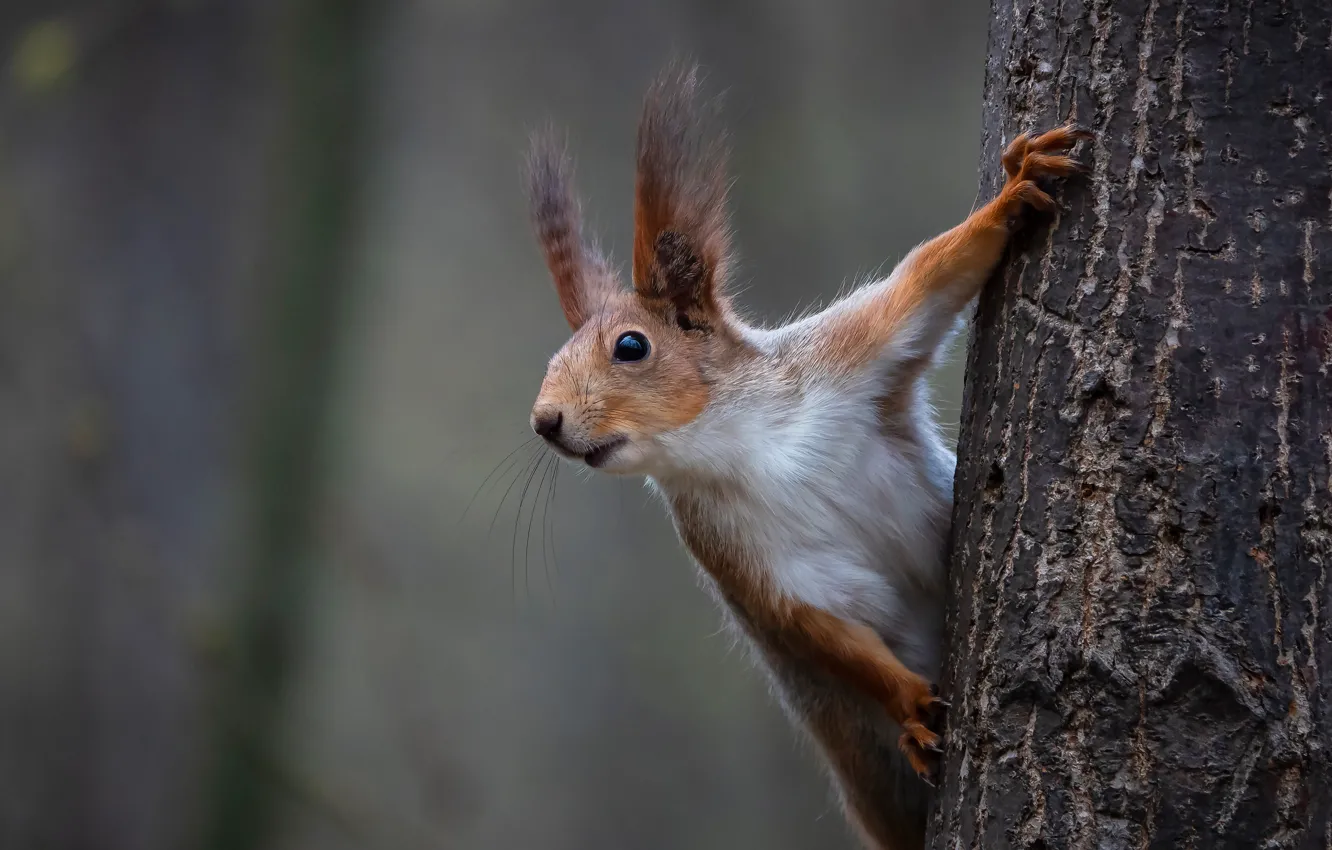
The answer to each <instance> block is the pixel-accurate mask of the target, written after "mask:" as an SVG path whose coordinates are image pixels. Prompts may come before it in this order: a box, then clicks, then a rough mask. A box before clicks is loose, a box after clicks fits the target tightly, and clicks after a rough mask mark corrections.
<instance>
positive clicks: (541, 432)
mask: <svg viewBox="0 0 1332 850" xmlns="http://www.w3.org/2000/svg"><path fill="white" fill-rule="evenodd" d="M562 424H564V414H563V413H562V412H560V411H558V410H542V411H540V412H538V413H533V414H532V430H533V431H536V432H537V435H538V436H541V437H544V438H546V439H547V440H549V439H552V438H554V437H555V436H556V435H558V434H559V433H560V425H562Z"/></svg>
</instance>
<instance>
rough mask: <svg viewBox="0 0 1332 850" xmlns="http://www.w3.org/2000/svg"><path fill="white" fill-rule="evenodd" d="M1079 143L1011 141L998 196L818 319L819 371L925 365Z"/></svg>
mask: <svg viewBox="0 0 1332 850" xmlns="http://www.w3.org/2000/svg"><path fill="white" fill-rule="evenodd" d="M1084 138H1090V134H1089V133H1087V132H1086V131H1084V130H1080V129H1078V128H1076V127H1074V126H1072V125H1069V126H1065V127H1060V128H1059V129H1056V130H1050V131H1049V132H1047V133H1042V134H1041V135H1039V136H1036V137H1035V138H1031V137H1029V136H1028V135H1027V134H1025V133H1023V134H1022V135H1020V136H1018V137H1017V138H1016V139H1014V140H1013V141H1012V143H1011V144H1009V146H1008V148H1007V150H1005V151H1004V155H1003V160H1002V161H1003V166H1004V171H1005V172H1006V173H1007V174H1008V180H1007V182H1006V183H1005V184H1004V187H1003V189H1002V190H1001V191H1000V192H999V196H998V197H996V198H995V199H994V200H992V201H990V202H989V203H988V204H986V205H985V206H983V207H981V208H980V209H978V210H976V211H975V212H974V213H972V214H971V215H970V216H968V217H967V219H966V220H965V221H963V222H962V223H961V224H959V225H957V226H956V227H954V228H953V229H951V230H949V231H947V232H945V233H942V234H940V235H939V236H936V237H934V238H933V239H931V240H929V241H928V242H925V243H923V244H921V245H919V246H917V247H916V248H915V249H914V250H912V251H911V253H909V254H907V256H906V257H905V258H903V260H902V262H900V263H899V264H898V265H897V268H895V269H894V270H893V273H892V274H891V275H890V276H889V277H888V279H887V280H885V281H883V282H882V283H879V284H875V285H872V286H868V287H866V288H864V289H863V290H861V291H860V292H857V293H855V294H854V295H852V296H850V297H849V298H847V299H846V300H844V301H843V302H841V303H840V304H838V305H835V306H834V307H833V308H831V309H830V310H828V312H827V313H825V314H824V316H823V317H821V319H822V321H821V322H820V328H819V333H818V337H819V339H820V342H821V344H820V346H819V355H820V358H819V359H820V360H821V361H822V362H823V365H824V366H825V367H826V368H829V369H830V370H834V371H858V370H859V369H860V368H863V367H864V366H865V365H867V364H869V363H871V362H873V361H875V360H882V359H883V358H884V357H885V355H886V357H887V360H888V361H889V363H890V364H894V365H897V364H906V363H910V362H912V361H917V362H921V361H925V360H928V359H929V358H930V356H931V355H932V354H933V352H934V350H935V348H937V347H938V345H939V343H940V342H941V341H942V339H943V337H944V335H945V334H946V333H947V331H948V329H949V328H950V327H951V326H952V323H953V321H954V320H955V319H956V317H957V314H958V313H959V312H961V310H962V308H963V307H965V306H966V304H967V302H969V301H971V299H973V298H975V297H976V295H977V294H979V292H980V288H981V286H982V285H984V283H985V281H986V279H987V278H988V277H989V276H990V274H991V272H993V271H994V269H995V267H996V266H997V265H998V264H999V261H1000V259H1002V258H1003V254H1004V248H1005V247H1006V246H1007V244H1008V239H1009V237H1010V235H1011V234H1012V232H1013V224H1014V222H1015V221H1016V220H1017V219H1018V217H1019V215H1020V214H1021V213H1022V212H1023V210H1024V209H1025V208H1027V207H1035V208H1037V209H1050V208H1052V207H1053V206H1054V200H1053V199H1052V198H1051V197H1050V196H1049V195H1048V194H1046V193H1045V191H1044V190H1043V189H1041V187H1040V186H1039V185H1038V183H1037V181H1038V180H1041V179H1043V178H1049V177H1063V176H1065V175H1068V174H1070V173H1072V172H1073V171H1076V170H1078V169H1079V167H1080V166H1079V164H1078V162H1077V160H1075V159H1073V158H1072V157H1070V156H1067V155H1066V152H1067V151H1068V150H1069V149H1070V148H1072V147H1073V145H1074V144H1076V143H1077V141H1078V140H1079V139H1084Z"/></svg>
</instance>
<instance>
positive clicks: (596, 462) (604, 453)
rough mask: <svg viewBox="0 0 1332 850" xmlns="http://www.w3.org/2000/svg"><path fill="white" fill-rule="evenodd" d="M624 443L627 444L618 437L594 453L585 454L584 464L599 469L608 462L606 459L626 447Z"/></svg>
mask: <svg viewBox="0 0 1332 850" xmlns="http://www.w3.org/2000/svg"><path fill="white" fill-rule="evenodd" d="M624 443H625V439H624V437H616V438H614V439H613V440H608V441H607V442H604V443H602V444H601V445H599V446H597V447H596V448H595V449H593V450H592V451H590V452H588V453H586V454H584V455H583V463H585V464H587V465H588V466H590V467H593V468H594V469H595V468H596V467H599V466H601V465H602V464H604V463H605V462H606V459H607V458H609V457H610V456H611V454H612V453H614V451H615V450H616V449H618V448H619V447H620V446H622V445H624Z"/></svg>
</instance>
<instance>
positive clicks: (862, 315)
mask: <svg viewBox="0 0 1332 850" xmlns="http://www.w3.org/2000/svg"><path fill="white" fill-rule="evenodd" d="M697 89H698V82H697V70H696V69H692V68H675V69H672V70H670V71H668V72H667V73H666V74H664V75H662V77H661V78H659V80H658V81H657V82H656V83H655V84H654V85H653V86H652V88H651V89H650V91H649V92H648V95H647V98H646V102H645V106H644V109H643V114H642V119H641V121H640V123H639V127H638V165H637V167H638V171H637V179H636V183H635V197H634V241H633V261H632V288H626V287H624V286H622V285H621V282H620V276H619V274H618V273H617V271H616V270H615V269H614V268H613V267H612V266H611V264H610V263H609V262H608V261H607V260H606V259H605V257H604V256H603V255H602V254H601V253H600V252H598V251H597V249H596V248H595V247H594V246H593V244H592V242H591V241H589V240H587V239H585V238H584V236H583V234H582V233H581V228H580V218H579V204H578V201H577V199H576V197H575V195H574V193H573V188H572V166H571V163H570V160H569V158H568V157H567V155H566V154H565V152H564V149H563V147H561V146H560V145H557V144H555V143H554V142H553V141H552V139H551V138H550V137H538V138H537V139H536V141H535V142H534V145H533V149H532V153H531V156H530V161H529V177H530V183H529V189H530V194H531V201H532V214H533V219H534V222H535V226H536V230H537V236H538V239H539V241H540V244H541V248H542V250H543V252H544V254H545V259H546V264H547V266H548V267H549V269H550V273H551V275H552V276H553V277H554V281H555V289H556V292H557V293H558V295H559V302H560V306H561V308H562V309H563V311H564V317H565V319H566V320H567V321H568V323H569V326H570V327H571V328H572V329H573V336H572V338H570V339H569V341H568V342H567V343H565V345H564V346H563V348H561V349H560V350H559V352H558V353H556V354H555V356H554V357H553V358H552V359H551V361H550V364H549V367H548V370H547V372H546V376H545V380H544V382H543V383H542V385H541V390H540V394H539V395H538V396H537V400H536V404H535V406H534V407H533V409H532V416H531V425H532V428H533V430H535V431H536V433H537V434H538V435H540V436H541V437H542V438H544V439H545V441H546V442H547V443H548V444H549V446H550V447H551V448H552V449H554V450H555V451H556V452H558V453H559V454H560V455H562V456H564V457H565V458H568V459H570V460H573V461H576V462H580V463H583V464H586V465H587V466H589V467H593V468H595V469H599V470H603V471H605V472H609V473H614V474H618V475H641V476H645V477H646V478H647V481H648V483H649V485H650V486H651V487H652V488H653V489H654V490H656V491H657V492H658V493H659V494H660V496H661V497H662V499H663V501H664V502H665V504H666V506H667V509H668V511H669V512H670V516H671V519H672V521H673V522H674V524H675V529H676V531H677V533H678V534H679V537H680V540H681V541H682V542H683V543H684V545H685V548H686V549H688V551H689V554H690V555H691V556H692V557H693V559H694V561H696V562H697V564H698V566H699V567H700V568H701V570H702V573H703V575H704V577H705V583H706V584H707V586H708V587H709V588H710V589H711V590H712V591H713V592H714V595H715V596H716V598H717V599H718V600H719V601H720V602H721V604H722V608H723V610H724V611H726V612H727V613H728V614H729V616H730V620H731V622H732V624H733V625H734V626H736V627H737V628H738V629H739V631H740V632H741V633H742V634H743V635H744V636H745V637H746V638H748V643H749V645H750V646H751V648H752V649H753V650H754V655H755V658H756V661H757V662H758V664H759V666H760V667H762V668H763V669H764V670H765V671H766V672H767V673H768V675H769V677H770V681H771V682H772V684H773V690H774V692H775V694H776V696H777V697H778V698H779V700H780V701H781V703H782V705H783V707H784V708H785V710H786V712H787V714H788V715H789V716H790V717H791V719H792V720H793V721H794V722H795V724H796V725H797V726H798V727H800V728H803V729H804V730H806V731H807V733H808V734H809V736H810V737H811V738H812V739H813V740H814V742H816V744H817V747H818V749H819V751H820V752H821V753H822V755H823V756H824V758H825V760H826V763H827V765H828V768H829V771H830V774H831V777H832V780H833V784H834V786H835V787H836V789H837V791H838V792H839V795H840V797H841V800H842V803H843V809H844V811H845V812H846V815H847V818H848V820H849V821H850V822H851V823H852V825H853V826H854V827H855V828H856V830H857V832H858V833H859V834H860V836H861V838H862V840H863V841H864V843H865V845H866V846H867V847H869V848H873V850H908V848H917V847H921V846H923V844H924V833H925V815H926V807H927V805H928V801H929V794H930V786H928V785H927V782H928V781H929V779H930V777H931V776H932V773H933V770H934V769H935V766H936V765H937V758H938V755H937V754H938V753H939V752H940V743H941V739H940V736H939V734H938V732H936V731H935V729H934V728H932V727H934V726H937V720H938V712H939V711H940V710H941V709H942V708H943V707H944V706H943V705H942V703H941V702H940V700H939V699H938V697H937V690H936V689H935V688H934V687H933V686H932V684H931V681H932V680H933V679H934V678H936V677H937V675H938V673H939V666H940V661H941V659H940V655H941V652H942V646H943V636H942V632H943V611H944V583H945V568H944V562H943V559H944V545H945V536H946V534H947V529H948V523H949V518H950V514H951V509H952V492H953V468H954V463H955V458H954V455H953V453H952V452H951V451H950V450H949V448H948V447H947V446H946V445H945V443H944V440H943V438H942V436H941V435H940V431H939V426H938V424H937V423H936V422H935V421H934V418H933V411H932V408H931V405H930V398H929V385H928V383H927V382H926V380H925V375H926V371H927V369H928V367H929V366H931V365H932V363H933V361H934V360H935V357H936V353H937V352H938V351H939V349H940V348H941V347H942V346H943V345H944V343H945V340H946V338H947V337H948V336H949V335H950V332H951V331H952V330H953V329H954V327H955V326H956V325H957V323H958V317H959V314H960V313H961V311H962V310H963V308H964V307H966V305H967V304H968V303H969V302H971V301H972V299H974V298H975V297H976V295H977V294H978V293H979V292H980V289H981V286H982V285H983V284H984V283H985V280H986V278H988V277H989V276H990V274H991V272H992V271H993V270H994V269H995V267H996V266H997V265H998V263H999V261H1000V258H1001V257H1002V255H1003V253H1004V249H1005V246H1006V245H1007V244H1008V240H1009V237H1010V236H1011V235H1012V234H1013V232H1014V231H1015V229H1016V227H1017V225H1018V222H1019V221H1020V220H1021V213H1022V212H1023V211H1024V210H1025V209H1027V208H1029V207H1034V208H1037V209H1049V208H1051V207H1053V206H1054V201H1053V199H1052V198H1051V197H1050V196H1049V195H1048V194H1046V192H1045V191H1044V190H1043V189H1042V188H1041V187H1040V186H1039V185H1038V181H1039V180H1041V179H1042V178H1049V177H1061V176H1064V175H1067V174H1069V173H1071V172H1072V171H1074V170H1075V169H1076V168H1078V165H1077V162H1076V161H1075V160H1074V159H1073V158H1071V157H1070V156H1068V155H1067V152H1068V151H1069V150H1070V149H1071V148H1072V146H1073V145H1074V144H1075V142H1076V141H1077V140H1078V139H1080V138H1083V137H1084V136H1085V134H1084V133H1083V132H1082V131H1080V130H1078V129H1076V128H1074V127H1072V126H1067V127H1063V128H1060V129H1056V130H1051V131H1050V132H1047V133H1044V134H1041V135H1038V136H1035V137H1029V136H1027V135H1025V134H1024V135H1021V136H1018V137H1017V138H1016V139H1014V140H1013V141H1012V143H1011V144H1010V145H1009V146H1008V149H1007V150H1006V151H1005V153H1004V155H1003V166H1004V169H1005V171H1006V172H1007V175H1008V180H1007V182H1006V183H1005V185H1004V187H1003V189H1002V191H1001V192H1000V193H999V196H998V197H997V198H995V199H994V200H992V201H990V202H989V203H988V204H986V205H985V206H983V207H981V208H980V209H979V210H976V211H975V212H974V213H972V214H971V215H970V216H968V217H967V219H966V220H965V221H963V222H962V223H961V224H959V225H957V226H956V227H954V228H953V229H952V230H949V231H947V232H946V233H943V234H942V235H940V236H936V237H935V238H933V239H931V240H929V241H928V242H925V243H923V244H921V245H919V246H918V247H916V248H915V249H914V250H913V251H911V253H909V254H908V255H907V256H906V257H905V258H904V259H903V260H902V261H901V263H899V264H898V266H897V267H896V268H895V269H894V270H893V272H892V274H890V275H889V276H888V277H887V278H884V279H882V280H879V281H876V282H872V283H868V284H866V285H864V286H861V287H860V288H858V289H856V290H855V291H853V292H851V293H850V294H849V295H847V296H846V297H844V298H841V299H840V300H838V301H837V302H836V303H834V304H832V305H831V306H829V307H828V308H827V309H825V310H822V311H821V312H818V313H814V314H811V315H807V316H805V317H804V318H801V319H799V320H797V321H795V322H793V323H791V324H787V325H784V326H782V327H778V328H771V329H766V328H759V327H755V326H753V325H751V324H749V323H747V322H746V321H745V320H744V319H742V318H741V317H740V315H739V314H738V313H737V311H736V307H735V305H734V303H733V301H732V300H731V298H730V296H728V295H727V292H726V282H727V277H728V273H729V272H730V270H731V232H730V227H729V223H728V213H727V203H726V195H727V190H728V186H729V182H728V177H727V172H726V149H725V146H724V145H723V144H722V142H721V141H720V138H719V137H718V136H716V135H713V134H710V133H708V131H707V129H706V125H707V124H708V123H709V122H708V120H707V119H709V117H710V110H709V109H706V108H703V107H702V106H701V105H700V101H699V98H698V96H697ZM918 777H919V778H918ZM921 778H923V779H925V780H926V781H925V782H922V781H921Z"/></svg>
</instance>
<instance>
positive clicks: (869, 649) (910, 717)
mask: <svg viewBox="0 0 1332 850" xmlns="http://www.w3.org/2000/svg"><path fill="white" fill-rule="evenodd" d="M786 619H787V623H786V628H785V629H784V630H783V631H784V634H785V636H786V638H787V642H788V644H790V648H791V649H792V650H793V651H795V652H796V653H798V654H803V655H806V656H808V657H811V658H813V659H814V660H815V661H817V662H819V665H820V666H821V667H823V669H825V670H828V671H829V672H831V673H833V674H834V675H836V676H838V677H839V678H841V679H843V680H844V681H846V682H848V683H849V684H851V685H852V686H854V687H855V688H856V689H857V690H859V691H861V692H862V693H864V694H866V695H868V696H869V697H871V698H873V699H875V700H877V701H878V702H879V703H880V704H881V705H883V707H884V709H885V710H887V712H888V716H889V717H891V718H892V719H893V720H894V721H896V722H897V724H898V725H899V726H901V727H902V736H901V738H899V739H898V746H899V747H900V748H901V750H902V752H903V753H904V754H905V755H906V757H907V760H908V761H909V762H910V763H911V767H912V769H914V770H915V771H916V773H917V774H918V775H919V776H920V777H921V778H922V779H924V780H925V781H926V782H930V783H931V784H933V782H932V775H933V772H934V764H935V763H936V761H937V760H936V759H935V758H934V754H937V753H938V752H939V740H940V739H939V736H938V734H936V733H935V732H933V731H932V730H931V729H930V728H929V725H928V721H929V720H930V718H931V715H933V714H934V713H935V712H936V711H937V710H938V709H939V708H941V707H943V705H944V703H943V702H942V701H941V700H940V699H939V698H938V697H937V696H936V692H935V689H934V687H933V686H932V685H931V684H930V682H929V681H928V680H926V679H925V678H924V677H923V676H920V675H919V674H917V673H913V672H912V671H911V670H908V669H907V668H906V665H904V664H903V663H902V662H901V660H899V659H898V657H897V656H896V655H895V654H894V653H893V651H892V649H890V648H889V647H888V645H887V644H885V643H884V642H883V640H882V639H880V637H879V636H878V634H876V633H875V632H874V630H873V629H871V628H869V627H868V626H866V625H863V624H861V623H856V622H853V621H850V620H844V619H842V618H840V617H837V616H835V615H833V614H830V613H828V612H827V611H824V610H822V609H820V608H815V607H813V606H811V605H805V604H796V605H793V606H792V607H791V609H790V610H789V611H788V612H787V618H786Z"/></svg>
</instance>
